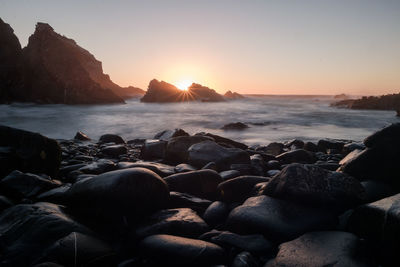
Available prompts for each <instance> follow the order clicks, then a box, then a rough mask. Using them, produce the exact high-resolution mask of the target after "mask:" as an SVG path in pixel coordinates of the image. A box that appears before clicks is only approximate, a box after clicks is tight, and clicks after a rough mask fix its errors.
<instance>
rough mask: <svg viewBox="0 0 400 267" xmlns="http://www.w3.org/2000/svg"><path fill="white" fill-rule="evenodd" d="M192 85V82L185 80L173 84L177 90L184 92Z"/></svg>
mask: <svg viewBox="0 0 400 267" xmlns="http://www.w3.org/2000/svg"><path fill="white" fill-rule="evenodd" d="M192 83H193V81H192V80H190V79H185V80H180V81H178V82H176V83H175V86H176V87H177V88H178V89H179V90H182V91H186V90H187V89H188V88H189V86H191V85H192Z"/></svg>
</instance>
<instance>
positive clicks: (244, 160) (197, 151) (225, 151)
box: [188, 141, 250, 171]
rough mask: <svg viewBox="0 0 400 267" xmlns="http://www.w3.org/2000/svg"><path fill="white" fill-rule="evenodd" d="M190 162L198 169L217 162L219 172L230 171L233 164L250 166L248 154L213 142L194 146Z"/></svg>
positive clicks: (191, 148)
mask: <svg viewBox="0 0 400 267" xmlns="http://www.w3.org/2000/svg"><path fill="white" fill-rule="evenodd" d="M188 152H189V158H188V161H189V163H190V164H192V165H193V166H196V167H202V166H204V165H205V164H207V163H209V162H215V163H216V164H217V167H218V170H220V171H223V170H228V169H230V166H231V165H232V164H250V156H249V154H247V152H245V151H243V150H241V149H238V148H224V147H222V146H220V145H218V144H216V143H214V142H212V141H204V142H201V143H198V144H194V145H192V146H191V147H190V148H189V150H188Z"/></svg>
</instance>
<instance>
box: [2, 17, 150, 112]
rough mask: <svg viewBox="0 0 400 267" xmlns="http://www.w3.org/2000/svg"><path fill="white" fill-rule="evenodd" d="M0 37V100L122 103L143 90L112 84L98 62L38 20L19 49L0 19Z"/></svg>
mask: <svg viewBox="0 0 400 267" xmlns="http://www.w3.org/2000/svg"><path fill="white" fill-rule="evenodd" d="M0 40H1V41H0V48H1V50H0V68H1V74H0V102H3V103H9V102H12V101H21V102H36V103H64V104H101V103H124V100H123V99H124V98H128V97H132V96H138V95H143V94H144V91H143V90H141V89H139V88H136V87H126V88H122V87H120V86H118V85H117V84H115V83H113V82H112V81H111V79H110V77H109V76H108V75H107V74H104V73H103V68H102V64H101V62H100V61H98V60H97V59H96V58H95V57H94V56H93V55H92V54H90V53H89V52H88V51H87V50H85V49H83V48H82V47H80V46H79V45H78V44H77V43H76V42H75V41H74V40H72V39H69V38H67V37H65V36H62V35H60V34H58V33H56V32H55V31H54V30H53V28H52V27H51V26H50V25H48V24H46V23H40V22H39V23H37V25H36V29H35V32H34V34H33V35H31V36H30V37H29V42H28V45H27V46H26V47H25V48H23V49H22V50H21V46H20V44H19V42H18V38H17V37H16V36H15V35H14V33H13V30H12V29H11V27H10V26H9V25H8V24H5V23H4V22H3V21H0Z"/></svg>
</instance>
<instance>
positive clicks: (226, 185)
mask: <svg viewBox="0 0 400 267" xmlns="http://www.w3.org/2000/svg"><path fill="white" fill-rule="evenodd" d="M269 180H270V178H267V177H263V176H250V175H244V176H239V177H236V178H233V179H230V180H227V181H225V182H222V183H220V184H219V185H218V189H219V190H220V191H221V196H222V200H223V201H225V202H243V201H244V200H246V199H247V198H249V197H250V196H251V193H252V191H253V188H254V186H255V185H256V184H258V183H263V182H268V181H269Z"/></svg>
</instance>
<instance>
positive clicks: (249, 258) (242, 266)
mask: <svg viewBox="0 0 400 267" xmlns="http://www.w3.org/2000/svg"><path fill="white" fill-rule="evenodd" d="M258 266H261V264H260V263H259V261H258V260H257V259H256V258H255V257H254V256H253V255H251V253H249V252H247V251H243V252H240V253H239V254H237V255H236V256H235V258H234V259H233V261H232V265H231V267H258Z"/></svg>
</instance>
